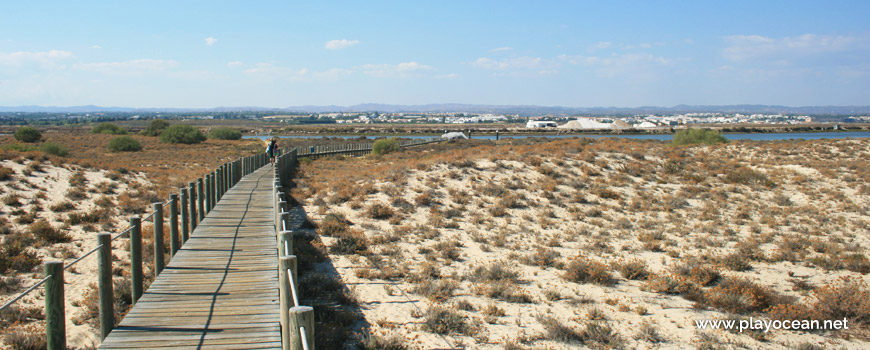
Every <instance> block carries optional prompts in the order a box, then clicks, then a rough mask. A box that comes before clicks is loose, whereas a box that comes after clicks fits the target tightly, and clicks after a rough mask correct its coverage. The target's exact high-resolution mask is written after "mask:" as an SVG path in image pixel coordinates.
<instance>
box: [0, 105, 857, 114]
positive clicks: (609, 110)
mask: <svg viewBox="0 0 870 350" xmlns="http://www.w3.org/2000/svg"><path fill="white" fill-rule="evenodd" d="M239 111H252V112H253V111H258V112H259V111H274V112H276V113H282V112H285V113H293V112H295V113H327V112H384V113H402V112H404V113H438V112H465V113H494V114H519V115H524V116H528V115H545V114H552V115H577V114H583V115H635V114H676V113H742V114H752V113H764V114H776V113H783V114H805V115H870V106H803V107H789V106H775V105H724V106H689V105H677V106H673V107H658V106H641V107H562V106H531V105H475V104H459V103H441V104H426V105H392V104H376V103H366V104H358V105H353V106H334V105H331V106H291V107H286V108H266V107H256V106H235V107H233V106H229V107H215V108H129V107H101V106H93V105H88V106H70V107H54V106H48V107H43V106H12V107H4V106H0V113H2V112H5V113H9V112H26V113H95V112H115V113H148V112H151V113H153V112H167V113H186V112H239Z"/></svg>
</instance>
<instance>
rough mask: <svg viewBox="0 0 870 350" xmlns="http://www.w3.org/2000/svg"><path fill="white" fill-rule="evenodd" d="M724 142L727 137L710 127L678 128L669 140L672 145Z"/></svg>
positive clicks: (726, 140)
mask: <svg viewBox="0 0 870 350" xmlns="http://www.w3.org/2000/svg"><path fill="white" fill-rule="evenodd" d="M725 142H728V139H726V138H725V136H722V134H720V133H719V132H718V131H716V130H710V129H686V130H679V131H677V132H676V133H675V134H674V139H673V141H671V143H672V144H674V145H694V144H705V145H713V144H717V143H725Z"/></svg>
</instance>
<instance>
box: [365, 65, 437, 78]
mask: <svg viewBox="0 0 870 350" xmlns="http://www.w3.org/2000/svg"><path fill="white" fill-rule="evenodd" d="M359 68H360V69H361V70H362V71H363V73H365V74H368V75H371V76H373V77H391V76H402V77H407V76H411V75H413V74H414V73H416V72H420V71H427V70H432V69H434V68H433V67H432V66H428V65H425V64H421V63H418V62H402V63H399V64H364V65H362V66H360V67H359Z"/></svg>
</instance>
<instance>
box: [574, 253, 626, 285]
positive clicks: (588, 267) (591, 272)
mask: <svg viewBox="0 0 870 350" xmlns="http://www.w3.org/2000/svg"><path fill="white" fill-rule="evenodd" d="M562 278H564V279H566V280H568V281H571V282H577V283H595V284H599V285H603V286H612V285H614V284H616V279H614V278H613V275H611V274H610V267H609V266H607V264H605V263H603V262H600V261H597V260H592V259H588V258H585V257H582V256H578V257H576V258H574V259H573V260H571V262H569V263H568V266H567V267H566V268H565V273H564V274H563V275H562Z"/></svg>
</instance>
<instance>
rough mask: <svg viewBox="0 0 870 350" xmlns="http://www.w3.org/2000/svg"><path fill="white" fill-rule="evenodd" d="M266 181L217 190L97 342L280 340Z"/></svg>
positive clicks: (262, 343) (202, 345) (248, 343)
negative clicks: (151, 280) (145, 286)
mask: <svg viewBox="0 0 870 350" xmlns="http://www.w3.org/2000/svg"><path fill="white" fill-rule="evenodd" d="M273 181H274V177H273V169H272V168H271V167H269V166H265V167H263V168H261V169H259V170H257V171H255V172H253V173H251V174H250V175H248V176H246V177H244V178H243V179H242V180H241V182H239V183H238V184H237V185H236V186H234V187H233V188H232V189H230V190H229V191H228V192H227V193H226V194H224V196H223V198H221V201H220V202H219V203H218V204H217V205H216V206H215V208H214V209H213V210H212V211H211V212H210V213H208V215H207V216H206V218H205V220H203V221H202V222H200V224H199V226H197V227H196V230H195V231H194V232H193V234H192V235H191V236H190V239H189V240H188V241H187V242H186V243H185V244H184V246H183V247H182V248H181V249H180V250H179V251H178V253H177V254H176V255H175V256H174V257H173V258H172V261H171V262H170V263H169V264H168V265H167V266H166V269H165V270H163V273H161V274H160V276H159V277H158V278H157V279H156V280H155V281H154V283H153V284H151V286H150V287H149V288H148V290H146V291H145V293H144V294H143V295H142V298H141V299H139V302H137V303H136V305H135V306H134V307H133V309H132V310H131V311H130V313H128V314H127V316H126V317H124V320H123V321H122V322H121V324H120V325H119V326H118V327H117V328H115V329H114V330H113V331H112V333H111V334H109V336H108V337H107V338H106V339H105V340H104V341H103V343H102V345H100V349H155V348H164V349H272V348H280V347H281V326H280V314H279V311H280V310H279V309H280V308H279V307H278V276H277V270H278V267H277V255H276V254H277V250H276V238H275V228H274V219H273V214H272V210H273V208H272V200H271V198H272V187H271V186H272V183H273Z"/></svg>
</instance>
